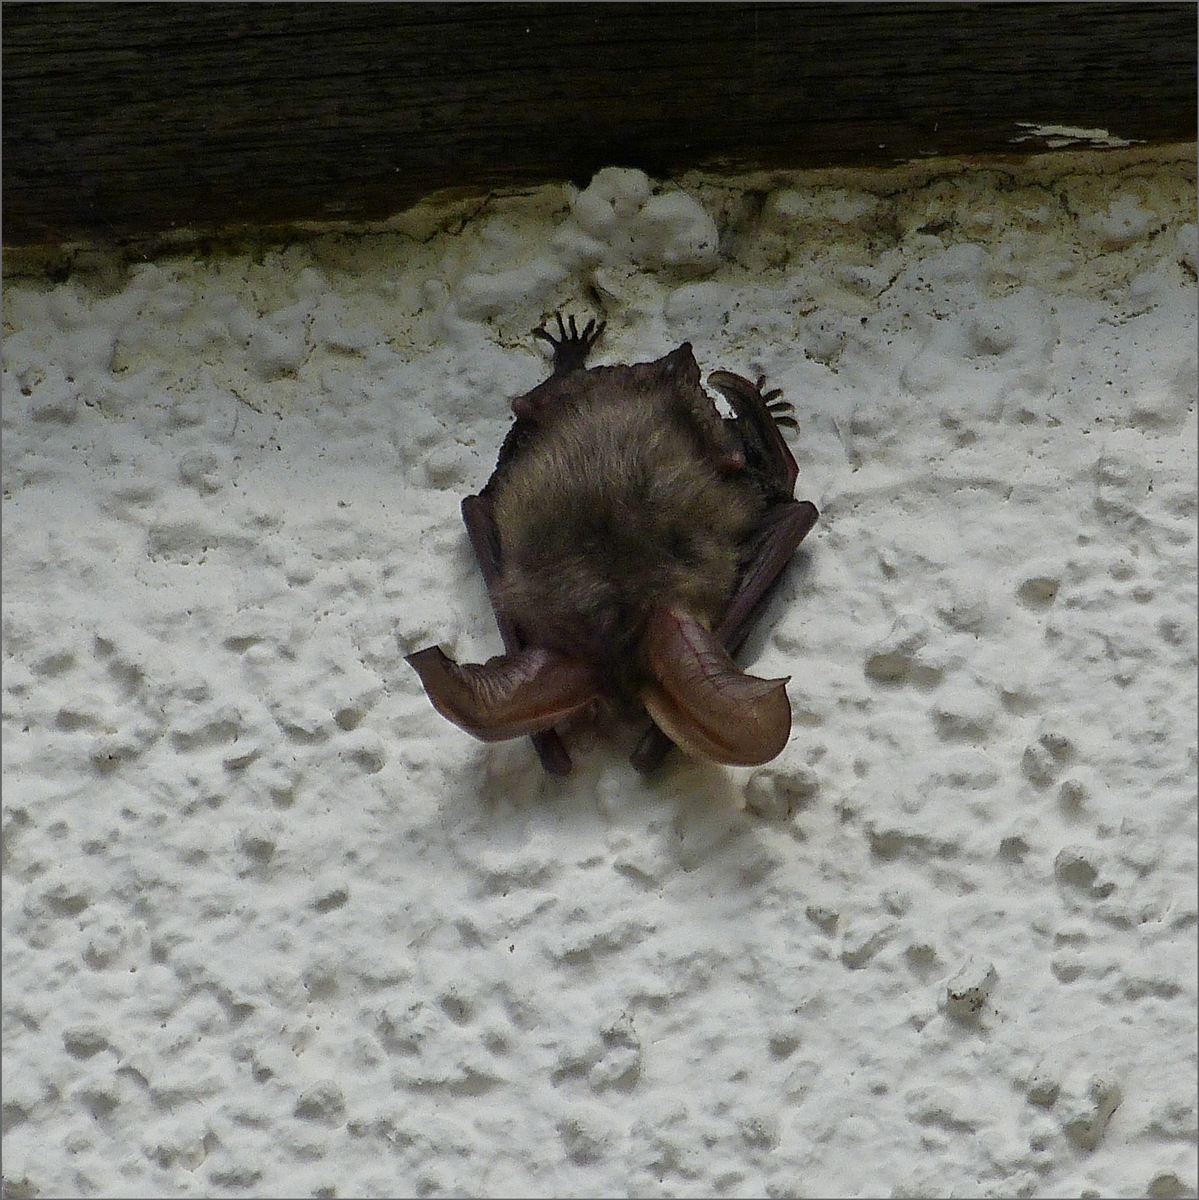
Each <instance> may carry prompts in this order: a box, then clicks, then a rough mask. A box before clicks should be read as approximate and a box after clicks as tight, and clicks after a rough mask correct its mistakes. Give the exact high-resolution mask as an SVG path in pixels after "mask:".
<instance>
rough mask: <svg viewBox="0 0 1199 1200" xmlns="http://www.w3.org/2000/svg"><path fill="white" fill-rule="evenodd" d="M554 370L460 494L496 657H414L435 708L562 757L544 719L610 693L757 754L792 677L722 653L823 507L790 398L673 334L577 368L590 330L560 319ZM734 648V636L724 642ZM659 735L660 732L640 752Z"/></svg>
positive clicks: (687, 737) (691, 743) (704, 740)
mask: <svg viewBox="0 0 1199 1200" xmlns="http://www.w3.org/2000/svg"><path fill="white" fill-rule="evenodd" d="M558 325H559V334H560V337H559V338H557V339H555V338H552V337H550V335H548V334H546V333H545V332H544V331H538V332H539V333H540V334H541V336H543V337H546V338H547V339H548V340H550V341H551V342H552V343H553V345H554V374H553V375H552V376H551V377H550V378H549V379H548V380H546V382H544V383H542V384H540V385H539V386H538V387H537V388H534V389H533V391H532V392H529V393H527V394H526V395H524V396H521V397H519V398H518V399H517V400H516V401H514V402H513V405H512V407H513V410H514V412H515V413H516V414H517V420H516V423H515V424H514V425H513V427H512V429H511V430H510V432H509V434H508V437H507V438H506V439H505V442H504V445H503V446H502V447H501V450H500V455H499V461H498V463H497V465H496V470H495V473H494V474H493V475H492V477H491V479H490V480H489V481H488V483H487V485H486V487H484V488H483V490H482V492H481V493H480V494H479V495H478V496H472V497H468V498H467V500H466V501H465V502H464V503H463V515H464V518H465V520H466V524H467V529H468V531H469V533H470V536H471V541H472V543H473V545H474V547H475V551H476V554H477V556H478V558H479V562H480V566H481V567H482V569H483V573H484V577H485V579H486V580H487V584H488V589H489V592H490V595H491V598H492V603H493V606H494V608H495V612H496V617H497V620H498V622H499V625H500V630H501V633H502V634H503V636H504V644H505V647H506V648H507V651H508V653H506V654H505V655H503V656H501V657H500V658H497V659H493V660H491V662H489V663H487V664H484V665H482V666H471V665H469V664H468V665H461V666H460V665H459V664H456V663H454V662H452V661H451V660H450V659H448V658H446V657H445V655H444V654H442V653H441V651H440V650H437V649H436V648H430V649H428V650H422V651H420V652H418V653H417V654H414V655H412V656H410V659H409V661H410V662H412V664H413V666H415V667H416V669H417V670H418V671H419V672H420V674H421V678H422V681H423V682H424V684H425V687H426V690H427V691H428V693H429V696H430V698H431V699H432V700H433V703H434V704H435V705H436V707H437V708H438V710H439V711H440V712H442V713H443V714H444V715H446V716H448V717H449V718H450V719H451V720H453V721H455V722H456V723H457V724H459V725H461V726H463V728H466V729H468V730H469V731H470V732H472V733H474V734H475V735H476V736H479V737H482V738H484V739H485V740H494V739H496V738H503V737H514V736H519V735H521V734H524V733H532V734H533V735H534V741H535V743H536V745H537V748H538V751H539V753H540V754H541V757H542V761H543V763H544V764H545V766H546V768H547V769H548V770H550V771H553V772H555V773H562V772H565V771H567V770H569V769H570V760H569V757H568V756H567V754H566V752H565V749H564V747H563V746H562V743H561V741H560V739H559V738H558V736H557V734H556V733H554V732H553V726H554V725H555V724H557V723H558V722H559V721H560V720H561V719H563V717H565V716H568V715H570V714H571V713H573V712H577V711H579V710H580V709H581V708H584V707H586V705H587V704H589V703H590V702H591V701H592V700H593V699H595V698H597V697H599V696H605V697H607V698H608V699H609V700H611V701H615V702H616V703H618V704H619V705H621V706H623V707H626V708H640V707H642V706H644V708H645V709H647V710H648V711H649V713H650V714H651V716H652V717H653V719H654V721H655V723H656V725H657V727H658V729H661V730H664V731H665V733H666V734H668V735H669V737H670V738H671V739H672V740H673V741H675V742H677V743H679V744H680V745H682V746H683V747H684V748H685V749H687V750H689V751H690V752H692V753H694V754H697V755H699V756H700V757H705V758H710V759H713V760H715V761H720V762H747V763H748V762H759V761H766V760H767V759H769V758H773V757H774V755H775V754H777V753H778V752H779V750H781V749H782V746H783V744H785V742H786V738H787V735H788V733H789V731H790V705H789V703H788V702H787V699H786V692H785V683H786V681H785V680H759V679H755V678H754V677H753V676H749V675H745V674H744V673H743V672H741V671H740V670H739V669H738V668H737V667H736V666H735V665H734V664H733V663H732V660H731V658H729V653H728V652H732V651H735V650H736V648H737V646H738V645H739V644H740V642H741V641H743V640H744V637H745V634H746V633H747V632H748V628H749V625H750V623H751V621H752V619H753V617H754V616H755V615H756V613H757V610H758V609H759V607H760V602H761V600H762V599H763V597H764V595H765V593H766V591H767V590H768V588H769V586H770V584H771V583H772V582H773V581H774V580H775V578H776V577H777V576H778V575H779V573H780V572H781V571H782V569H783V567H784V566H785V565H786V562H787V560H788V559H789V558H790V557H791V554H792V553H793V552H794V549H795V547H796V546H798V544H799V541H800V540H801V539H802V537H803V536H804V534H806V533H807V531H808V529H810V528H811V526H812V524H813V523H814V521H815V519H816V510H815V508H814V507H813V506H812V505H810V504H799V503H797V502H796V501H795V500H794V499H793V498H792V495H791V491H792V487H793V485H794V479H795V464H794V460H793V459H792V458H791V454H790V451H788V450H787V447H786V444H785V443H784V442H783V440H782V437H781V435H780V434H779V432H778V428H777V422H778V421H779V420H787V419H788V418H785V417H782V418H781V417H779V416H778V412H779V410H780V409H781V408H783V407H785V406H783V405H781V404H779V403H777V402H776V403H771V401H773V400H774V396H775V395H777V393H772V394H771V395H769V396H767V397H763V396H762V395H761V392H760V391H759V389H758V388H757V387H755V386H754V385H753V384H751V383H749V381H748V380H744V379H742V378H741V377H739V376H735V375H730V374H728V373H726V372H718V373H716V374H715V375H714V376H713V377H712V380H711V382H712V385H713V386H714V387H716V388H717V389H718V390H720V391H722V392H724V393H725V395H726V396H728V398H729V400H730V401H731V403H732V405H733V408H734V411H735V413H736V414H737V415H736V416H735V417H733V418H730V419H727V420H726V419H722V418H721V417H720V415H719V413H718V412H717V410H716V407H715V405H714V404H713V403H712V401H711V399H710V398H709V397H708V395H707V393H705V392H704V390H703V388H702V387H701V385H700V374H699V368H698V366H697V365H696V362H695V358H694V355H693V354H692V351H691V347H690V345H688V344H686V343H684V344H683V345H682V346H680V347H679V348H678V349H677V350H675V351H673V352H672V353H671V354H668V355H666V356H665V357H664V358H661V359H658V360H657V361H655V362H651V363H639V364H636V365H634V366H615V367H594V368H591V369H587V368H586V367H585V366H584V362H585V359H586V355H587V352H588V350H589V349H590V347H591V345H592V344H593V342H594V341H595V339H596V338H597V337H598V336H599V333H600V332H601V331H602V326H601V327H600V329H594V328H593V326H592V325H590V324H589V325H588V326H587V328H586V329H584V330H583V331H582V333H579V331H578V330H577V328H576V326H575V324H574V322H573V320H572V321H571V323H570V329H569V331H568V330H567V328H566V326H565V325H564V324H563V323H562V320H561V318H559V319H558ZM726 651H727V652H726ZM668 747H669V742H665V740H664V739H663V737H662V735H661V733H659V732H658V730H656V729H652V730H651V731H650V733H649V734H648V735H647V737H646V738H645V739H643V744H642V746H641V747H640V748H639V750H638V752H637V754H636V755H635V756H634V758H635V760H636V761H638V763H639V765H641V766H643V767H646V768H648V767H649V766H652V765H654V763H656V762H657V761H658V760H659V759H660V758H661V756H662V753H663V751H664V749H665V748H668Z"/></svg>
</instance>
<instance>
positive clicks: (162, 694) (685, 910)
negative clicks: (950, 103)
mask: <svg viewBox="0 0 1199 1200" xmlns="http://www.w3.org/2000/svg"><path fill="white" fill-rule="evenodd" d="M1056 161H1057V162H1059V163H1068V162H1069V161H1070V160H1067V159H1060V160H1056ZM1104 161H1105V162H1106V164H1107V167H1106V170H1105V171H1104V172H1103V173H1092V170H1091V168H1090V167H1089V166H1088V165H1087V163H1086V161H1085V160H1079V164H1078V165H1077V167H1076V169H1074V168H1070V169H1068V168H1066V167H1062V168H1060V169H1058V170H1057V171H1056V173H1055V172H1054V170H1052V169H1049V170H1042V171H1040V172H1039V173H1038V171H1037V170H1036V169H1034V168H1031V167H1030V168H1028V169H1026V170H1024V169H1017V168H1014V167H998V166H996V167H994V168H991V169H983V168H975V169H973V170H967V171H953V170H949V171H941V170H938V169H933V168H929V167H927V166H925V167H923V168H920V169H918V170H913V171H912V173H911V174H910V175H904V174H903V173H902V172H897V173H891V174H888V175H878V176H867V175H858V176H854V175H848V174H841V175H837V176H819V175H809V176H804V177H800V178H798V179H795V180H790V181H787V182H785V183H778V182H770V181H762V180H758V181H756V182H755V183H754V185H753V186H752V187H749V186H748V185H746V184H744V183H742V182H738V181H735V180H725V181H720V180H713V179H708V180H702V179H699V178H696V179H693V180H691V181H689V185H688V187H687V188H686V189H685V190H683V191H676V190H671V189H666V190H665V191H659V192H658V193H654V192H653V190H652V189H651V186H650V183H649V181H647V180H645V179H644V177H642V176H639V175H637V174H635V173H628V172H604V173H602V174H601V176H599V177H597V179H596V181H594V182H593V184H592V186H591V187H590V188H589V189H588V190H587V191H585V192H584V193H582V194H581V195H577V196H576V195H572V194H571V193H569V192H567V191H565V190H558V189H546V190H544V191H542V192H540V193H537V194H535V195H533V196H530V197H526V198H524V199H522V200H511V201H506V202H503V203H500V202H495V203H492V204H490V205H487V206H484V207H482V208H477V207H476V208H471V207H469V206H462V207H460V208H459V209H458V210H457V211H456V213H453V214H442V215H443V216H445V217H446V219H445V220H444V221H442V220H441V219H440V218H439V215H438V214H437V213H436V212H426V213H424V214H423V215H418V216H417V217H410V218H409V219H407V220H406V221H404V222H400V223H398V224H397V227H396V231H395V232H391V233H382V234H379V235H377V236H371V237H365V238H361V239H354V238H349V237H346V238H339V237H329V238H326V239H323V240H320V241H317V242H314V243H312V244H310V245H308V246H304V247H295V248H292V249H289V250H286V251H284V252H282V253H273V252H272V253H268V254H265V255H262V256H259V257H257V258H252V257H231V258H222V259H213V260H206V261H195V260H191V259H179V260H173V261H160V262H156V263H151V264H144V265H141V266H138V267H136V268H135V269H133V270H132V271H130V272H129V273H128V275H127V276H122V275H119V274H115V273H114V274H110V275H107V276H103V275H102V276H95V277H93V276H85V275H79V276H77V277H75V278H73V279H70V280H68V281H67V282H65V283H62V284H59V285H56V286H50V285H45V286H39V285H36V284H33V283H30V282H16V283H10V284H9V285H7V286H6V289H5V310H4V319H5V341H4V360H5V363H4V447H3V449H4V480H3V482H4V563H3V565H4V620H5V644H4V675H3V683H4V797H3V798H4V822H5V860H4V861H5V868H4V869H5V876H4V882H5V887H4V934H5V937H4V996H3V999H4V1009H5V1026H4V1081H3V1082H4V1089H3V1091H4V1095H3V1098H4V1114H5V1124H6V1128H7V1134H6V1138H5V1145H4V1172H5V1177H6V1184H5V1187H6V1192H5V1194H6V1195H10V1196H33V1195H43V1196H47V1195H100V1196H134V1195H145V1196H175V1195H188V1194H190V1195H206V1196H210V1195H216V1196H222V1195H230V1196H233V1195H252V1196H264V1197H265V1196H280V1195H293V1196H308V1195H314V1196H334V1195H336V1196H400V1195H412V1194H415V1195H422V1196H424V1195H430V1196H442V1195H447V1196H452V1195H480V1196H501V1195H518V1194H519V1195H544V1196H549V1195H559V1196H563V1195H596V1194H603V1195H623V1194H630V1195H638V1196H646V1195H650V1196H652V1195H725V1196H754V1195H769V1196H792V1195H812V1196H815V1195H840V1196H854V1195H893V1196H916V1195H920V1196H930V1195H956V1196H970V1195H993V1196H1012V1195H1037V1196H1079V1195H1094V1196H1098V1195H1104V1196H1141V1195H1145V1194H1146V1193H1148V1194H1150V1195H1154V1196H1180V1195H1195V1184H1196V1167H1195V1143H1194V1138H1195V1127H1196V1118H1195V1069H1196V1062H1195V1026H1196V1021H1195V1004H1196V996H1195V965H1196V963H1195V958H1196V956H1195V939H1196V895H1195V841H1194V838H1195V819H1194V799H1195V754H1194V745H1195V732H1194V731H1195V708H1196V706H1195V678H1194V670H1195V661H1196V660H1195V646H1196V635H1195V624H1196V621H1195V553H1196V549H1195V524H1196V511H1195V485H1196V473H1195V417H1194V401H1195V377H1196V351H1195V338H1196V281H1195V272H1196V226H1195V212H1194V208H1195V193H1194V179H1193V154H1188V155H1186V156H1184V157H1183V158H1182V159H1180V160H1179V161H1177V162H1173V163H1172V162H1170V161H1168V160H1166V161H1159V162H1157V163H1154V162H1153V161H1147V162H1144V161H1143V162H1141V163H1140V165H1138V161H1137V157H1136V156H1135V155H1126V156H1123V157H1113V158H1109V159H1106V160H1104ZM1071 169H1073V170H1074V173H1073V174H1071V173H1070V170H1071ZM596 295H598V296H600V297H602V299H603V305H604V314H605V315H606V317H607V319H608V333H607V335H606V337H605V340H604V342H603V343H602V345H601V346H600V348H599V352H598V354H597V356H596V359H595V361H597V362H614V361H636V360H641V359H647V358H653V357H657V356H659V355H660V354H662V353H664V352H665V351H667V350H669V349H671V348H672V347H674V346H675V345H677V344H678V343H679V342H681V341H683V340H689V341H691V342H692V343H693V344H694V346H695V351H696V355H697V357H698V359H699V361H700V364H701V366H702V368H703V369H704V370H705V372H707V371H709V370H712V369H715V368H718V367H723V368H728V369H732V370H735V371H738V372H741V373H743V374H749V375H753V374H756V373H757V372H759V371H761V372H764V373H765V374H766V375H767V376H768V377H769V379H770V381H771V383H772V384H774V385H776V386H780V387H782V388H783V389H784V391H785V392H786V394H787V396H788V397H789V398H791V399H792V400H793V401H794V402H795V404H796V408H797V415H798V417H799V420H800V423H801V426H802V431H801V433H800V435H799V437H798V438H797V439H796V440H795V443H794V444H795V451H796V456H797V458H798V460H799V462H800V468H801V474H800V481H799V487H798V495H799V496H800V497H801V498H808V499H812V500H814V501H815V502H816V503H817V504H818V506H819V507H820V509H821V520H820V523H819V525H818V527H817V529H816V531H815V532H814V533H813V534H812V536H811V537H810V538H809V539H808V541H807V542H806V543H805V546H804V550H803V553H802V555H801V558H800V560H799V563H798V565H797V566H796V568H795V569H793V571H792V573H791V575H790V576H789V578H788V582H787V584H786V586H785V589H784V592H783V594H782V595H781V596H780V598H779V600H778V602H777V603H776V605H775V607H774V609H773V611H772V613H771V620H770V624H769V627H768V628H763V630H762V632H761V634H760V636H758V637H757V638H756V639H755V640H754V642H753V643H752V649H753V651H754V653H755V654H756V664H757V669H758V670H759V672H760V673H762V674H765V675H780V674H790V675H791V677H792V681H791V685H790V689H789V690H790V694H791V698H792V702H793V707H794V710H795V718H796V719H795V729H794V733H793V736H792V739H791V742H790V744H789V746H788V747H787V749H786V751H785V752H784V754H783V755H782V757H781V758H779V759H778V760H777V761H776V762H775V763H773V764H771V765H770V766H768V767H767V768H764V769H762V770H759V771H748V770H745V771H726V770H719V769H714V768H710V767H704V766H698V765H694V764H689V763H687V762H685V761H683V760H681V759H675V760H674V761H673V763H672V765H671V766H670V768H669V769H668V770H666V771H665V772H664V773H663V774H662V775H661V776H660V778H658V779H656V780H654V781H653V782H652V783H649V784H647V783H645V782H643V781H642V780H641V779H640V778H639V777H637V776H636V774H635V773H634V772H633V771H632V769H631V768H630V767H629V766H628V765H627V762H626V760H625V757H624V755H625V754H626V753H627V751H628V749H629V748H630V747H629V744H628V738H627V736H623V737H622V735H621V734H620V732H619V731H615V732H614V737H613V738H612V739H610V740H604V739H603V738H601V737H598V736H596V735H595V734H594V733H593V732H588V731H587V730H579V731H577V732H576V733H575V735H574V736H573V740H572V745H573V746H574V748H575V752H576V758H577V760H578V770H577V773H576V775H575V776H574V777H573V778H572V779H571V780H570V781H568V782H566V783H559V782H552V781H549V780H548V779H546V778H545V777H544V776H543V775H542V774H541V772H540V769H539V767H538V765H537V762H536V760H535V758H534V756H533V754H532V751H531V750H530V748H529V747H528V745H527V743H525V742H514V743H509V744H504V745H501V746H496V747H484V746H482V745H480V744H478V743H475V742H473V741H471V740H470V739H469V738H468V737H466V735H464V734H461V733H459V732H458V731H457V730H456V729H454V728H452V727H451V726H449V725H448V724H447V723H445V722H444V721H442V720H441V718H439V717H438V716H437V715H436V714H435V713H434V712H433V711H432V709H431V707H430V706H429V704H428V702H427V700H426V699H425V697H424V694H423V693H422V692H421V690H420V688H419V685H418V682H417V679H416V676H415V674H414V673H413V672H412V671H411V670H409V669H408V668H407V667H406V665H405V664H404V662H403V657H402V656H403V654H404V653H406V652H408V651H410V650H412V649H415V648H417V647H419V646H423V645H425V644H428V643H430V642H441V644H442V645H444V646H445V648H446V649H447V650H448V651H450V652H451V653H454V654H455V655H457V656H460V657H463V658H473V659H480V658H483V657H486V656H487V655H488V654H491V653H494V652H496V651H497V650H498V648H499V640H498V636H497V634H496V632H495V628H494V623H493V621H492V617H491V615H490V611H489V609H488V605H487V601H486V598H485V595H484V592H483V589H482V586H481V584H480V582H479V580H478V577H477V573H476V570H475V568H474V565H473V563H472V561H471V559H470V556H469V551H468V549H467V545H466V540H465V537H464V534H463V531H462V529H461V527H460V524H459V519H458V502H459V499H460V498H461V496H462V495H463V494H465V493H466V492H468V491H473V490H475V489H477V488H478V487H479V486H480V485H481V484H482V483H483V482H484V480H485V479H486V477H487V475H488V473H489V472H490V469H491V466H492V464H493V462H494V456H495V452H496V449H497V447H498V445H499V442H500V440H501V438H502V436H503V433H504V430H505V428H506V426H507V424H508V421H509V415H508V411H507V401H508V400H509V399H510V398H511V397H512V396H513V395H515V394H518V393H520V392H522V391H524V390H526V389H527V388H529V387H530V386H532V385H533V384H534V383H535V382H537V381H538V380H539V379H540V378H541V377H542V376H543V375H544V374H545V371H546V367H545V362H544V357H543V356H542V355H541V354H540V352H539V351H538V350H537V349H535V347H534V343H533V342H532V340H531V339H530V338H529V337H528V331H529V329H530V328H531V327H532V326H533V325H534V324H536V323H537V322H538V321H539V320H540V319H541V318H542V316H543V315H544V314H546V313H549V312H551V311H553V310H554V309H555V308H557V307H564V308H565V309H566V310H567V311H571V312H576V313H578V314H579V315H580V316H584V315H588V314H590V313H592V312H594V311H595V300H594V297H595V296H596ZM589 297H590V298H589ZM1109 1118H1110V1119H1109Z"/></svg>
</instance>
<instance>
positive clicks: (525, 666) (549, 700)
mask: <svg viewBox="0 0 1199 1200" xmlns="http://www.w3.org/2000/svg"><path fill="white" fill-rule="evenodd" d="M408 662H410V663H411V664H412V666H413V667H415V668H416V671H417V674H419V675H420V680H421V683H423V684H424V685H425V691H426V692H427V693H428V694H429V699H430V700H432V701H433V707H434V708H435V709H437V711H438V712H439V713H441V715H442V716H443V717H446V718H447V719H448V720H450V721H453V722H454V724H455V725H457V726H459V727H460V728H462V729H465V730H466V732H467V733H470V734H473V735H474V736H475V737H477V738H479V739H480V740H481V741H484V742H500V741H504V740H505V739H506V738H514V737H522V736H523V735H524V734H526V733H540V732H541V731H542V730H545V729H550V728H552V727H553V726H554V725H556V724H557V723H558V722H559V721H562V720H565V718H567V717H569V716H570V715H571V714H572V713H576V712H578V711H579V709H581V708H583V707H584V706H585V705H586V704H588V703H589V702H590V701H591V700H592V699H593V698H594V697H595V696H596V695H597V693H598V692H599V685H598V682H597V680H596V676H595V672H594V671H593V670H592V669H591V668H590V667H589V666H587V665H586V663H582V662H579V661H578V660H577V659H573V658H568V657H567V656H566V655H564V654H558V653H557V652H555V651H553V650H546V649H543V648H540V647H537V646H526V647H525V648H524V649H523V650H519V651H517V652H516V653H514V654H502V655H500V656H499V657H498V658H493V659H490V660H489V661H488V662H486V663H483V664H482V665H479V664H477V663H462V664H459V663H456V662H454V660H453V659H451V658H447V657H446V656H445V655H444V654H443V653H442V652H441V650H439V649H438V648H437V647H436V646H430V647H429V648H428V649H426V650H418V651H417V652H416V653H415V654H410V655H408Z"/></svg>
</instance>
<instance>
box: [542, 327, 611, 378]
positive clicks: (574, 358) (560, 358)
mask: <svg viewBox="0 0 1199 1200" xmlns="http://www.w3.org/2000/svg"><path fill="white" fill-rule="evenodd" d="M554 318H555V320H556V321H557V322H558V336H557V337H554V335H553V334H552V333H550V331H549V330H548V329H546V328H545V326H544V325H539V326H538V327H537V328H536V329H534V330H533V336H534V337H539V338H541V339H543V340H544V341H547V342H549V344H550V345H551V346H553V348H554V374H555V375H565V374H567V373H568V372H570V371H581V370H582V369H583V367H584V366H586V364H587V355H588V354H590V353H591V348H592V346H594V345H595V343H596V342H598V341H599V338H600V334H602V333H603V332H604V329H605V328H606V327H607V322H605V321H600V322H599V324H598V325H597V324H596V322H595V318H594V317H592V318H591V320H589V321H588V322H587V324H586V325H584V326H583V328H582V329H579V326H578V322H577V321H576V320H575V318H574V317H573V316H571V317H568V318H567V320H566V321H563V319H562V314H561V313H560V312H558V313H554Z"/></svg>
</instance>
